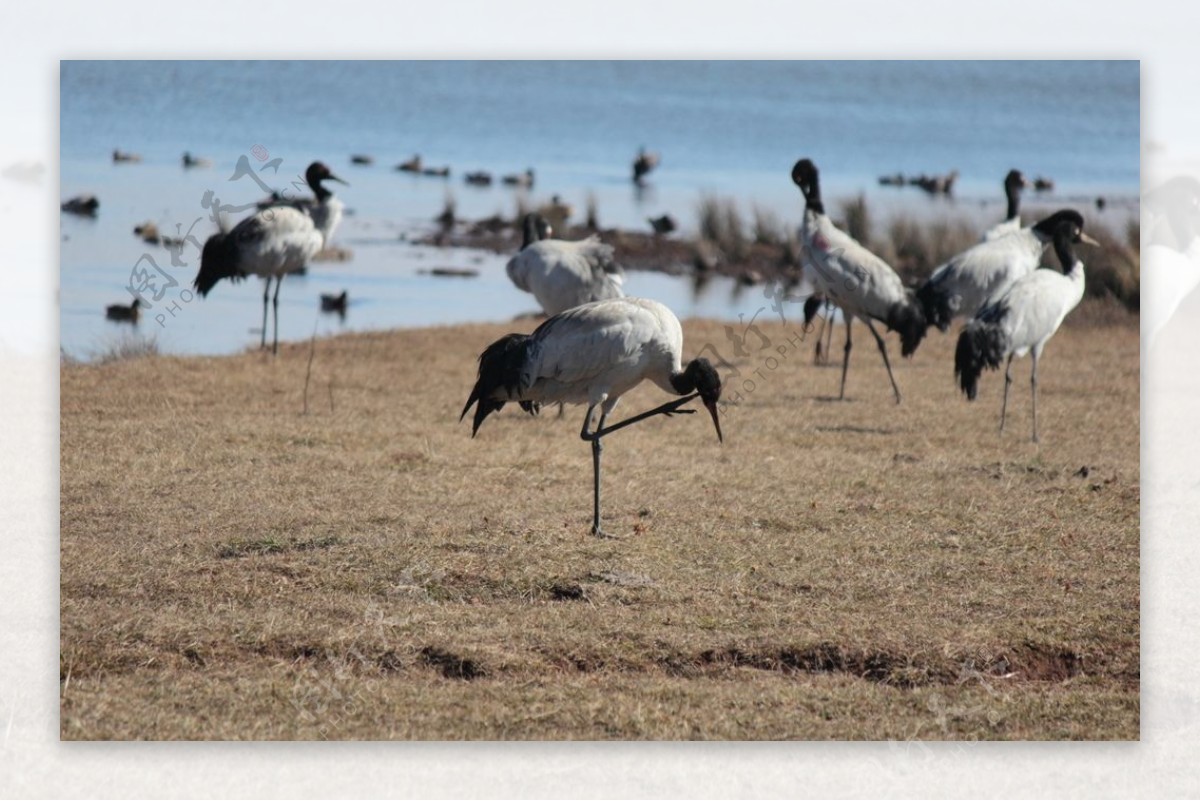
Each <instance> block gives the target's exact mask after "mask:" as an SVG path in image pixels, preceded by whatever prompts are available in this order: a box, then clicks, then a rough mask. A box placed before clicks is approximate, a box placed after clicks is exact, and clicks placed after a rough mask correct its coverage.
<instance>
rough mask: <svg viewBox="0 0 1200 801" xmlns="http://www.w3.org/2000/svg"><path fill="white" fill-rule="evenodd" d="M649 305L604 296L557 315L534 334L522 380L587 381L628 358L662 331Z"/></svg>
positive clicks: (530, 383)
mask: <svg viewBox="0 0 1200 801" xmlns="http://www.w3.org/2000/svg"><path fill="white" fill-rule="evenodd" d="M659 328H660V326H659V322H658V320H657V319H656V318H655V317H654V315H653V314H651V313H650V312H649V311H647V310H646V309H644V308H642V307H640V306H638V305H636V304H632V303H628V302H625V301H624V300H604V301H598V302H596V303H588V304H585V305H583V306H576V307H575V308H573V309H568V310H567V311H565V312H562V313H561V314H556V315H555V316H553V317H551V318H550V319H549V320H546V322H544V323H542V324H541V325H540V326H538V328H537V330H535V331H534V332H533V334H532V339H533V344H532V346H531V350H530V356H529V358H528V359H527V360H526V364H525V369H524V370H523V371H522V376H521V385H522V387H524V388H530V387H533V386H534V385H535V384H536V383H537V382H538V381H543V380H548V381H554V382H557V383H559V384H576V383H586V382H588V381H590V380H592V379H594V378H597V377H599V376H600V375H602V374H603V373H604V372H606V371H608V370H611V369H613V367H614V366H617V365H619V364H620V363H622V362H624V361H627V360H636V359H637V358H638V357H639V355H640V354H641V351H642V348H643V346H644V345H645V344H646V343H648V342H649V341H650V340H652V339H653V337H654V336H655V335H656V334H658V333H659Z"/></svg>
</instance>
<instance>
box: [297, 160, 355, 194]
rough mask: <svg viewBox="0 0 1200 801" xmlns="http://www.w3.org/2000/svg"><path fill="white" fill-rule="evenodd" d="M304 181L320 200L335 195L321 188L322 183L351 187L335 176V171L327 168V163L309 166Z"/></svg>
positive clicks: (315, 163)
mask: <svg viewBox="0 0 1200 801" xmlns="http://www.w3.org/2000/svg"><path fill="white" fill-rule="evenodd" d="M304 180H305V181H306V182H307V183H308V185H309V187H310V188H311V189H312V191H313V194H315V195H316V196H317V197H319V198H325V197H329V196H330V195H332V194H333V193H332V192H330V191H329V190H328V189H326V188H325V187H323V186H321V182H322V181H337V182H338V183H339V184H345V185H346V186H349V185H350V184H347V183H346V182H345V181H343V180H342V179H341V178H338V177H337V176H336V175H334V174H333V171H332V170H330V169H329V168H328V167H326V166H325V162H323V161H314V162H313V163H312V164H309V165H308V169H307V170H305V171H304Z"/></svg>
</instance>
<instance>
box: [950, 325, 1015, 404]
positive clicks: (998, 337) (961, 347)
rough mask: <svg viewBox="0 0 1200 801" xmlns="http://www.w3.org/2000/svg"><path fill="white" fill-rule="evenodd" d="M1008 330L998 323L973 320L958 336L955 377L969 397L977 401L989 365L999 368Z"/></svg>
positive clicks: (991, 367) (991, 368)
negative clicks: (1005, 334)
mask: <svg viewBox="0 0 1200 801" xmlns="http://www.w3.org/2000/svg"><path fill="white" fill-rule="evenodd" d="M1006 344H1007V343H1006V342H1005V336H1004V331H1003V330H1002V329H1001V328H1000V326H999V325H997V324H995V323H989V322H985V321H983V320H972V321H971V322H969V323H967V325H966V327H965V328H963V330H962V333H961V334H959V335H958V346H957V347H956V348H955V350H954V377H955V378H956V379H957V380H958V385H959V387H960V388H961V389H962V391H963V393H964V394H965V395H966V396H967V400H975V395H976V393H977V392H978V391H979V376H980V374H982V373H983V370H984V368H985V367H986V368H987V369H989V370H996V369H998V368H999V367H1000V362H1002V361H1003V360H1004V351H1005V346H1006Z"/></svg>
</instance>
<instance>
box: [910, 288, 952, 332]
mask: <svg viewBox="0 0 1200 801" xmlns="http://www.w3.org/2000/svg"><path fill="white" fill-rule="evenodd" d="M917 302H919V303H920V304H921V310H922V312H924V314H925V320H926V321H927V322H928V324H929V325H936V326H937V327H938V330H939V331H941V332H942V333H943V334H944V333H946V331H947V330H948V329H949V328H950V321H951V320H953V319H954V307H953V306H952V305H951V304H950V293H949V292H946V291H945V290H944V289H942V287H940V286H939V285H938V284H936V283H934V282H933V281H926V282H925V283H924V284H922V285H921V288H920V289H918V290H917Z"/></svg>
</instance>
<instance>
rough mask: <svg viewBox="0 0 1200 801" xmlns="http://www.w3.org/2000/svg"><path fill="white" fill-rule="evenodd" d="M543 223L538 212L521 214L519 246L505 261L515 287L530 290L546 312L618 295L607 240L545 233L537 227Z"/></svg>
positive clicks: (616, 269) (615, 267) (617, 272)
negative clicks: (517, 250) (566, 237)
mask: <svg viewBox="0 0 1200 801" xmlns="http://www.w3.org/2000/svg"><path fill="white" fill-rule="evenodd" d="M543 223H544V221H543V220H542V218H541V217H540V216H539V215H536V214H527V215H525V220H524V223H523V226H524V241H523V243H522V245H521V250H520V252H518V253H517V255H515V256H513V257H512V259H510V260H509V262H508V265H507V267H506V270H507V271H508V277H509V279H510V280H511V281H512V282H513V284H515V285H516V287H517V288H518V289H520V290H523V291H525V292H529V293H530V294H532V295H533V296H534V297H535V298H536V299H537V302H538V304H539V305H541V307H542V310H543V311H544V312H546V314H547V315H551V316H552V315H555V314H558V313H559V312H562V311H566V310H567V309H570V308H573V307H575V306H579V305H582V304H584V303H591V302H592V301H596V300H608V299H610V298H620V297H623V296H624V294H625V293H624V292H623V291H622V290H621V282H622V276H621V268H620V266H618V265H617V263H616V262H615V261H614V260H613V246H612V245H606V244H604V243H603V242H601V241H600V237H598V236H595V235H593V236H589V237H588V238H587V239H581V240H579V241H576V242H570V241H567V240H564V239H548V238H545V236H544V235H543V234H542V233H540V231H539V228H540V226H541V225H543ZM543 230H548V227H547V229H543Z"/></svg>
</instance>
